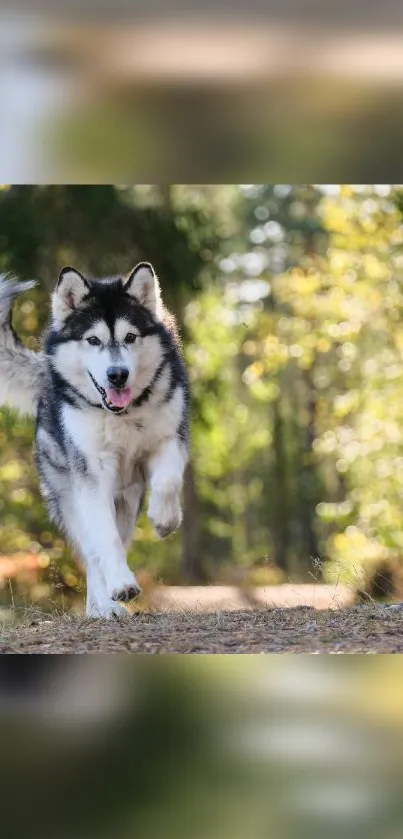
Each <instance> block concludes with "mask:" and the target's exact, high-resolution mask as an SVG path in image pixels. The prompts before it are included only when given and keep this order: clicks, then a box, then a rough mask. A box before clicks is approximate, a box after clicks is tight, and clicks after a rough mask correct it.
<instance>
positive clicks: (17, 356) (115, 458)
mask: <svg viewBox="0 0 403 839" xmlns="http://www.w3.org/2000/svg"><path fill="white" fill-rule="evenodd" d="M31 286H32V283H21V284H18V283H16V282H14V281H8V280H6V279H4V278H2V279H1V280H0V404H2V403H8V404H10V405H11V406H13V407H15V408H17V409H19V410H20V411H21V412H23V413H26V414H31V415H34V416H36V462H37V466H38V470H39V474H40V481H41V490H42V493H43V496H44V498H45V500H46V502H47V505H48V508H49V512H50V515H51V517H52V518H53V519H54V520H55V521H56V522H57V523H58V525H59V526H60V527H61V528H62V530H63V531H64V532H65V534H66V536H67V538H68V539H69V540H70V542H71V543H72V544H73V546H74V547H75V548H76V550H77V552H78V554H79V556H80V557H81V559H82V561H83V563H84V566H85V569H86V573H87V607H86V613H87V615H88V616H90V617H103V618H109V617H112V616H115V615H120V614H125V609H124V607H123V606H122V605H121V601H127V600H130V599H132V598H133V597H135V596H136V595H137V594H139V592H140V589H139V586H138V584H137V581H136V578H135V576H134V574H133V573H132V571H131V570H130V569H129V567H128V564H127V559H126V549H127V547H128V545H129V544H130V542H131V539H132V536H133V532H134V528H135V524H136V520H137V517H138V515H139V512H140V509H141V506H142V503H143V499H144V495H145V491H146V488H147V487H149V488H150V501H149V506H148V515H149V517H150V519H151V520H152V522H153V525H154V528H155V530H156V532H157V534H158V535H159V536H161V537H164V536H167V535H169V534H170V533H173V532H174V531H175V530H176V529H177V528H178V527H179V525H180V523H181V518H182V513H181V505H180V492H181V487H182V481H183V474H184V469H185V466H186V463H187V459H188V406H189V392H188V383H187V376H186V371H185V367H184V364H183V361H182V357H181V353H180V349H179V345H178V340H177V335H176V330H175V324H174V320H173V318H172V316H170V315H169V313H168V312H167V311H166V310H165V309H164V306H163V304H162V301H161V295H160V289H159V284H158V280H157V278H156V276H155V273H154V271H153V268H152V267H151V265H149V264H148V263H140V264H139V265H138V266H136V268H134V270H133V271H132V272H131V273H130V274H129V276H128V277H126V278H125V279H121V278H119V279H115V278H113V279H110V280H102V281H99V280H89V279H87V278H85V277H84V276H82V274H80V273H79V272H78V271H76V270H75V269H73V268H64V269H63V271H62V272H61V274H60V277H59V282H58V284H57V287H56V289H55V291H54V293H53V297H52V315H51V319H50V324H49V327H48V329H47V331H46V333H45V335H44V341H43V350H42V352H40V353H34V352H32V351H30V350H28V349H27V348H26V347H24V346H23V345H22V344H21V342H20V341H19V339H18V337H17V336H16V335H15V333H14V331H13V328H12V325H11V307H12V302H13V299H14V298H15V297H16V295H18V294H19V293H21V292H23V291H25V290H27V289H28V288H31ZM111 382H112V383H111ZM111 394H112V395H111Z"/></svg>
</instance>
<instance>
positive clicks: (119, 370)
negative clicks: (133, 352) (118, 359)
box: [106, 367, 129, 387]
mask: <svg viewBox="0 0 403 839" xmlns="http://www.w3.org/2000/svg"><path fill="white" fill-rule="evenodd" d="M106 375H107V376H108V381H109V382H110V384H111V385H113V387H123V385H125V384H126V382H127V379H128V376H129V371H128V369H127V367H108V370H107V371H106Z"/></svg>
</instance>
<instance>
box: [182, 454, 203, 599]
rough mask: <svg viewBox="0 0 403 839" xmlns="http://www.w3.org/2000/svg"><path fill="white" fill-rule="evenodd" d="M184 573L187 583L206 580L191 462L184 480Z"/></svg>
mask: <svg viewBox="0 0 403 839" xmlns="http://www.w3.org/2000/svg"><path fill="white" fill-rule="evenodd" d="M182 574H183V577H184V579H185V581H186V582H187V583H202V582H205V575H204V572H203V568H202V566H201V539H200V516H199V499H198V496H197V490H196V484H195V479H194V470H193V466H192V464H191V463H189V464H188V466H187V469H186V473H185V481H184V515H183V525H182Z"/></svg>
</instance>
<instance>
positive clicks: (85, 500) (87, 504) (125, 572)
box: [66, 481, 140, 607]
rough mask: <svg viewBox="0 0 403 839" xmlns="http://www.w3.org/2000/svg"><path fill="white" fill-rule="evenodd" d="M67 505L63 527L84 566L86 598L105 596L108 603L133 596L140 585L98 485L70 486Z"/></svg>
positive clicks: (125, 599) (106, 497)
mask: <svg viewBox="0 0 403 839" xmlns="http://www.w3.org/2000/svg"><path fill="white" fill-rule="evenodd" d="M69 507H70V511H71V514H70V515H69V517H68V518H69V521H68V522H67V523H66V525H67V526H66V529H67V531H68V535H69V536H70V538H71V539H72V541H73V542H74V544H75V546H76V547H77V549H78V551H79V553H80V555H81V557H82V559H83V561H84V563H85V565H86V568H87V573H88V577H89V590H90V592H89V593H90V598H89V599H90V600H92V601H96V602H98V601H99V602H100V603H101V602H102V601H103V599H105V602H107V603H108V604H109V607H110V601H112V602H116V601H127V600H131V599H132V598H133V597H136V595H137V594H139V593H140V587H139V585H138V583H137V580H136V578H135V576H134V574H133V573H132V571H130V568H129V567H128V565H127V559H126V551H125V549H124V546H123V543H122V540H121V538H120V536H119V532H118V529H117V525H116V516H115V511H114V506H113V502H112V501H111V500H110V499H109V498H108V496H107V495H106V494H105V493H104V492H102V490H101V489H100V487H98V486H96V485H95V484H94V483H93V482H89V481H88V482H87V483H84V485H81V486H80V488H75V491H74V490H73V492H72V493H71V496H70V504H69ZM102 581H103V583H104V597H103V594H102Z"/></svg>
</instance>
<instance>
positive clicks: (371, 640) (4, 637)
mask: <svg viewBox="0 0 403 839" xmlns="http://www.w3.org/2000/svg"><path fill="white" fill-rule="evenodd" d="M93 652H96V653H107V652H133V653H281V652H292V653H305V652H307V653H374V652H375V653H384V652H385V653H388V652H389V653H392V652H403V610H402V611H400V610H390V609H387V608H385V607H383V606H357V607H353V608H349V609H340V610H336V611H335V610H332V611H329V610H327V611H317V610H315V609H313V608H311V607H305V606H301V607H296V608H293V609H256V610H255V611H238V612H234V611H231V612H228V611H227V612H225V611H223V612H216V613H210V614H206V613H199V612H156V613H146V612H142V613H139V614H134V615H132V616H130V617H128V618H127V619H123V620H119V621H117V620H116V621H111V622H106V621H91V620H84V619H82V618H74V617H68V616H67V617H62V618H53V619H52V620H34V621H30V622H29V623H25V622H23V623H22V624H20V625H18V624H13V625H11V626H8V627H5V628H2V629H1V630H0V653H93Z"/></svg>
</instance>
